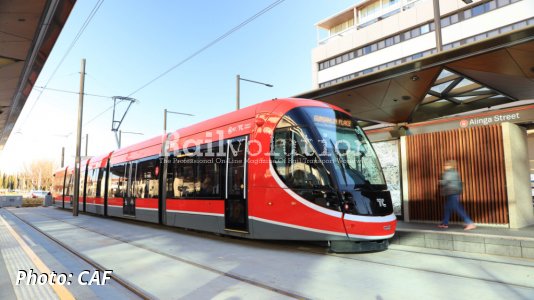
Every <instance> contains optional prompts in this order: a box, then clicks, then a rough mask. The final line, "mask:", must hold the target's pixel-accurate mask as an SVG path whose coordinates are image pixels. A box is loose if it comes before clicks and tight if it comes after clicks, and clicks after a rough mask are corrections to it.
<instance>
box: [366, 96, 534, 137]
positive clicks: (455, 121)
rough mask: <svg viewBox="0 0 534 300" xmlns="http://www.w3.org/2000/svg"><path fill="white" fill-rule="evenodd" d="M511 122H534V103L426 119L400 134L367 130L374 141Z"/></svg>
mask: <svg viewBox="0 0 534 300" xmlns="http://www.w3.org/2000/svg"><path fill="white" fill-rule="evenodd" d="M504 122H510V123H518V124H524V123H530V122H534V105H528V106H521V107H514V108H510V109H501V110H495V111H489V112H484V113H478V114H472V115H464V116H455V117H450V118H443V119H439V120H432V121H426V122H421V123H413V124H408V125H406V126H405V127H403V128H402V129H403V130H401V131H400V132H402V133H401V134H399V133H398V132H399V128H398V127H396V128H392V127H390V128H383V129H379V130H370V131H369V132H366V133H367V135H368V136H369V139H370V140H371V141H372V142H376V141H383V140H391V139H397V138H398V136H399V135H414V134H423V133H430V132H439V131H446V130H454V129H459V128H470V127H476V126H489V125H496V124H501V123H504Z"/></svg>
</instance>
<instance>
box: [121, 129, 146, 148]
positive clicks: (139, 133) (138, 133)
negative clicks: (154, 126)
mask: <svg viewBox="0 0 534 300" xmlns="http://www.w3.org/2000/svg"><path fill="white" fill-rule="evenodd" d="M123 133H128V134H137V135H144V134H143V133H141V132H132V131H122V130H119V148H120V147H121V142H122V134H123Z"/></svg>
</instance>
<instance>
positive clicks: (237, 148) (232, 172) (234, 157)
mask: <svg viewBox="0 0 534 300" xmlns="http://www.w3.org/2000/svg"><path fill="white" fill-rule="evenodd" d="M228 151H229V159H230V161H229V163H228V198H231V197H232V196H235V197H239V198H243V195H244V190H245V169H244V166H245V163H244V162H245V140H240V141H235V142H232V143H231V144H230V147H229V150H228ZM237 215H240V214H236V216H237Z"/></svg>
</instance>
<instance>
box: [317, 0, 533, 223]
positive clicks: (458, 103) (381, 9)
mask: <svg viewBox="0 0 534 300" xmlns="http://www.w3.org/2000/svg"><path fill="white" fill-rule="evenodd" d="M435 2H436V1H435V0H434V1H433V0H364V1H359V2H358V3H357V4H355V5H354V6H352V7H349V8H347V9H346V10H344V11H341V12H339V13H337V14H335V15H334V16H332V17H329V18H327V19H325V20H322V21H320V22H318V23H317V24H316V27H317V29H318V45H317V47H315V48H314V49H313V50H312V76H313V85H314V86H313V88H315V89H318V90H327V94H328V93H330V94H332V95H333V94H336V93H337V95H340V96H338V97H336V96H332V97H331V98H330V100H323V101H327V102H329V101H330V102H331V103H332V102H333V103H334V104H336V105H341V106H342V107H344V106H343V105H344V104H346V103H347V102H350V101H352V102H354V103H356V104H358V103H359V104H360V105H362V106H363V105H364V104H367V105H368V107H369V109H370V112H371V114H370V115H369V114H367V111H364V110H362V111H355V110H352V111H351V113H352V114H353V115H356V114H357V115H358V116H360V119H363V120H365V118H364V117H367V116H368V115H369V119H370V120H375V121H377V122H380V123H383V124H380V125H378V126H375V127H374V128H373V127H367V128H364V129H366V133H367V134H368V136H369V138H370V139H371V141H372V142H373V147H374V148H375V150H376V151H377V154H378V156H379V158H380V161H381V164H382V168H383V169H384V173H385V176H386V181H387V183H388V189H389V190H390V192H391V194H392V200H393V202H394V211H395V213H396V214H397V215H398V216H399V218H401V219H403V220H405V221H416V222H435V223H437V222H440V219H441V217H442V215H443V202H444V197H443V196H442V195H441V194H440V191H439V184H438V182H439V177H440V175H441V172H442V166H443V164H444V162H445V161H447V160H449V159H454V160H456V161H457V162H458V169H459V172H460V174H461V177H462V181H463V184H464V189H463V192H462V197H461V201H462V203H463V205H464V206H465V207H466V209H467V210H468V212H469V213H470V214H471V216H472V218H473V219H474V221H475V222H476V223H477V224H484V225H490V226H499V227H509V228H520V227H525V226H529V225H532V224H534V201H533V199H534V189H533V188H532V187H533V186H534V105H533V103H534V101H533V99H532V98H530V99H528V98H525V97H523V98H521V100H522V101H518V100H519V99H518V98H516V97H511V96H510V95H508V94H507V93H506V92H503V91H502V90H500V89H498V88H496V87H495V86H496V84H495V81H488V82H491V83H493V84H494V86H493V87H492V86H486V85H484V84H483V83H482V82H480V81H477V80H476V79H474V78H469V77H468V76H466V74H463V73H462V72H458V71H457V70H455V69H454V68H452V69H451V68H447V67H444V66H443V65H444V64H443V65H441V66H434V68H436V69H437V70H438V71H437V73H435V74H436V75H432V76H434V77H432V78H433V79H432V78H431V79H428V90H426V89H425V91H427V92H426V96H423V97H421V99H420V100H421V101H420V102H419V104H418V105H417V109H418V111H427V110H428V109H427V107H430V106H431V105H436V107H437V110H438V111H439V114H430V113H426V114H422V115H421V116H422V117H421V118H413V117H409V118H405V120H408V121H406V122H402V123H398V121H394V120H395V119H396V118H390V120H389V121H384V120H383V119H382V120H379V119H378V118H376V119H375V118H373V117H376V116H378V115H376V114H375V115H373V114H372V109H375V108H383V105H386V104H383V103H385V102H386V101H390V102H391V103H390V104H388V105H390V106H387V107H388V108H391V109H390V110H388V112H390V111H395V110H399V111H403V112H404V111H406V112H410V111H411V113H412V114H413V112H414V111H415V110H402V107H401V106H400V105H402V103H403V101H397V100H398V99H397V97H396V96H398V95H397V94H395V93H394V91H390V90H388V89H390V87H391V85H392V84H396V85H404V86H399V89H398V90H403V92H402V93H404V89H403V88H404V87H407V86H408V85H410V84H411V82H410V80H399V81H396V82H389V83H388V82H386V83H385V84H379V83H373V82H371V83H366V84H367V85H364V84H362V85H361V86H358V87H355V88H353V89H352V90H351V89H350V88H347V87H346V86H345V87H343V85H345V83H344V84H340V83H343V82H347V83H348V84H352V83H351V82H354V81H356V82H357V81H359V80H361V81H362V82H363V81H365V80H366V77H364V76H366V75H368V74H371V73H374V72H377V71H381V70H383V69H387V68H391V67H395V66H397V65H401V64H407V63H409V64H414V65H415V69H418V68H420V61H422V60H425V57H427V56H428V57H430V56H432V55H434V54H436V53H437V52H442V53H441V54H438V55H436V56H439V55H442V54H443V53H445V52H446V51H448V50H452V49H458V48H460V47H465V48H462V49H463V50H465V51H464V52H465V53H464V54H466V53H467V52H466V51H467V50H469V49H470V47H472V46H478V45H480V43H476V44H475V42H480V41H483V40H492V39H493V40H494V39H495V38H496V37H498V36H500V37H502V36H503V35H505V36H506V35H507V34H511V33H514V32H517V31H524V30H531V29H532V27H533V25H534V0H441V1H439V18H437V17H436V18H435V16H437V14H435V13H434V8H435V6H434V3H435ZM436 22H439V23H438V24H439V25H437V26H436ZM436 27H437V28H438V32H441V35H440V36H441V38H440V39H438V38H437V34H436ZM439 29H441V30H439ZM439 40H441V47H440V44H439V43H438V41H439ZM486 42H487V41H486ZM482 43H485V42H482ZM524 47H531V45H530V44H528V46H525V45H524ZM439 48H441V50H438V49H439ZM488 49H489V50H491V49H494V48H491V47H490V48H488ZM488 49H485V50H488ZM529 49H530V48H529ZM463 50H462V51H463ZM451 52H452V51H451ZM505 52H513V53H516V52H517V53H519V54H520V55H527V54H525V53H526V52H524V53H523V52H520V51H519V52H518V51H517V49H512V50H509V51H508V50H507V51H505ZM467 54H468V53H467ZM527 56H528V55H527ZM430 59H432V57H430ZM491 63H492V62H491V61H486V60H479V61H476V62H475V61H474V60H473V61H471V62H461V63H458V64H457V65H455V66H456V67H458V66H462V64H470V67H473V68H474V69H476V70H477V71H476V72H478V73H476V74H488V73H491V72H489V71H488V70H486V69H484V68H479V67H480V66H481V65H488V64H490V65H491ZM418 64H419V65H418ZM526 65H527V66H523V65H521V63H520V62H518V60H517V57H516V59H512V60H507V61H502V62H501V63H500V64H499V66H498V67H499V68H500V69H502V73H500V75H506V74H510V73H511V71H510V70H511V69H512V68H519V69H525V68H529V70H530V72H534V67H531V61H530V60H529V61H528V63H526ZM530 68H531V69H530ZM456 69H461V68H456ZM422 71H424V68H423V69H422ZM490 71H491V70H490ZM499 71H501V70H499ZM387 72H388V71H384V72H383V73H377V74H375V75H371V76H370V77H372V78H374V80H375V81H378V80H381V79H380V78H378V79H377V78H376V77H379V76H382V74H384V73H387ZM519 72H520V73H521V74H525V77H528V78H531V77H532V75H531V74H530V73H529V71H528V70H527V71H519ZM470 74H475V73H473V72H471V73H470ZM373 76H374V77H373ZM405 76H410V74H408V75H405ZM358 77H363V78H358ZM418 80H420V77H419V76H412V77H411V81H412V82H416V81H418ZM498 81H502V82H506V85H508V86H507V87H508V88H509V87H511V86H515V87H517V89H521V88H520V85H514V83H513V81H506V80H505V76H503V77H500V78H499V80H498ZM338 84H339V85H338ZM348 84H347V85H348ZM373 84H375V85H374V86H372V85H373ZM358 88H359V89H358ZM528 88H530V87H528ZM362 95H364V97H362ZM401 95H402V94H401ZM406 95H408V94H406ZM423 95H424V92H423ZM529 95H530V94H529ZM362 98H365V99H362ZM392 98H393V99H392ZM400 99H401V100H406V101H407V102H409V101H411V99H410V97H406V99H404V98H400ZM499 99H504V100H503V101H502V102H497V100H499ZM362 100H365V101H367V102H364V101H362ZM483 101H485V102H483ZM499 103H501V104H502V103H508V104H509V105H508V107H506V108H505V106H504V105H502V106H499ZM529 104H530V105H529ZM348 106H349V105H346V106H345V107H344V108H346V107H348ZM372 106H375V108H373V107H372ZM351 107H353V108H354V106H351ZM451 107H452V109H451V110H448V111H447V112H445V111H446V110H447V108H451ZM459 107H467V108H470V109H466V110H462V111H461V113H460V114H458V113H457V112H458V111H460V110H458V111H456V112H455V109H456V108H459ZM490 107H491V109H490ZM425 109H427V110H425ZM476 109H478V111H476ZM385 110H386V109H384V111H385ZM428 111H430V110H428ZM442 112H443V114H442ZM407 114H408V113H407ZM451 115H455V116H451ZM395 116H396V117H399V116H398V115H395ZM391 120H393V121H391ZM393 123H396V124H393ZM362 126H365V125H362ZM399 128H402V130H399ZM453 221H456V222H460V221H461V220H459V219H458V218H455V219H453Z"/></svg>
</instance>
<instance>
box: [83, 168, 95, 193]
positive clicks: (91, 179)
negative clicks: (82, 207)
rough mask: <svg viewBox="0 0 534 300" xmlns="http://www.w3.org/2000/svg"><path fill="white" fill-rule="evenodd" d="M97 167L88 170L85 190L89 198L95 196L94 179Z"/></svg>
mask: <svg viewBox="0 0 534 300" xmlns="http://www.w3.org/2000/svg"><path fill="white" fill-rule="evenodd" d="M96 171H97V170H96V169H93V170H88V171H87V187H86V190H85V196H86V197H87V198H92V197H94V196H95V189H94V184H95V180H94V174H95V173H96Z"/></svg>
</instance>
